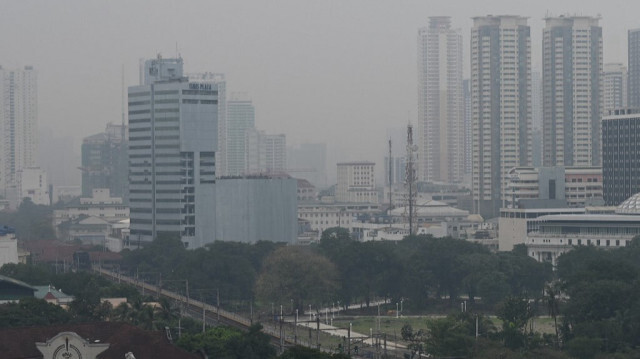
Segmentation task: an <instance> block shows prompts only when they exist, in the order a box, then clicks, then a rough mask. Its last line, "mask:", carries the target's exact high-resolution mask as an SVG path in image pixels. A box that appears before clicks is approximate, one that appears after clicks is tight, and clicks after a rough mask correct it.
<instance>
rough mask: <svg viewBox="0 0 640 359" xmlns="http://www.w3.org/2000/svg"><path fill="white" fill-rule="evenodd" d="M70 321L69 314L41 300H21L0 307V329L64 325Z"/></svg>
mask: <svg viewBox="0 0 640 359" xmlns="http://www.w3.org/2000/svg"><path fill="white" fill-rule="evenodd" d="M71 320H72V316H71V314H70V313H69V312H67V311H66V310H64V309H62V308H61V307H59V306H57V305H55V304H51V303H47V302H46V301H44V300H42V299H36V298H22V299H20V302H19V303H7V304H2V305H0V328H9V327H30V326H47V325H55V324H65V323H69V322H70V321H71Z"/></svg>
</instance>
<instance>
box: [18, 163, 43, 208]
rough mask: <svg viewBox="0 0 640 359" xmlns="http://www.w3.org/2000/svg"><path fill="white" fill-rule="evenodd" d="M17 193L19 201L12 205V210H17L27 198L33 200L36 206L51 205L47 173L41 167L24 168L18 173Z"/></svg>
mask: <svg viewBox="0 0 640 359" xmlns="http://www.w3.org/2000/svg"><path fill="white" fill-rule="evenodd" d="M16 193H17V198H16V199H17V201H16V202H15V204H12V206H11V207H12V208H17V206H18V205H20V203H22V201H23V200H24V199H25V198H29V199H31V202H33V203H35V204H40V205H44V206H48V205H50V204H51V197H50V196H49V182H47V173H46V172H45V171H44V170H42V169H41V168H40V167H22V168H21V169H19V170H18V171H17V172H16Z"/></svg>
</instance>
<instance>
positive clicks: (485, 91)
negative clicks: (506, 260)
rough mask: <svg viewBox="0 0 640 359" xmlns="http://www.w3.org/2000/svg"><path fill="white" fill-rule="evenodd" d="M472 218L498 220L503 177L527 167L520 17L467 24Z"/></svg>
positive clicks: (527, 79)
mask: <svg viewBox="0 0 640 359" xmlns="http://www.w3.org/2000/svg"><path fill="white" fill-rule="evenodd" d="M471 102H472V118H473V151H472V152H473V176H472V192H473V200H474V212H475V213H479V214H480V215H482V216H483V217H485V218H494V217H497V216H498V215H499V209H500V207H502V206H503V205H502V201H503V200H504V199H505V197H506V193H505V188H506V181H507V178H508V177H507V172H508V171H509V170H510V169H511V168H513V167H517V166H529V165H530V164H531V146H532V144H531V141H532V139H531V115H532V111H531V39H530V29H529V26H528V25H527V19H526V18H524V17H521V16H485V17H475V18H473V28H472V29H471Z"/></svg>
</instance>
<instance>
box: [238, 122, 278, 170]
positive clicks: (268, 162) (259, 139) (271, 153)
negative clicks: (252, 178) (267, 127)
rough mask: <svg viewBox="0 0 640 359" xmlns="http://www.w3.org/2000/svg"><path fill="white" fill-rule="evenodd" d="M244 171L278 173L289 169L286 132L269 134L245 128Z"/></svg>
mask: <svg viewBox="0 0 640 359" xmlns="http://www.w3.org/2000/svg"><path fill="white" fill-rule="evenodd" d="M243 143H244V145H245V150H244V155H245V160H244V164H245V167H244V170H243V173H245V174H248V175H255V174H265V173H271V174H278V173H283V172H286V169H287V167H286V166H287V138H286V136H285V135H284V134H279V135H268V134H266V133H265V132H264V131H258V130H256V129H246V130H245V140H244V142H243Z"/></svg>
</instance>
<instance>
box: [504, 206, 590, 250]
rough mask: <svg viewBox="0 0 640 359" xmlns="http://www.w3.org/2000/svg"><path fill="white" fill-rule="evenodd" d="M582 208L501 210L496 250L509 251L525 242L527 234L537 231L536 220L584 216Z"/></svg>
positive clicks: (584, 211) (584, 210)
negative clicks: (556, 216)
mask: <svg viewBox="0 0 640 359" xmlns="http://www.w3.org/2000/svg"><path fill="white" fill-rule="evenodd" d="M584 213H586V209H584V208H502V209H501V210H500V218H499V219H498V249H499V250H500V251H511V250H513V247H514V246H515V245H517V244H524V243H525V242H526V238H527V234H528V233H529V232H532V231H535V230H538V223H537V222H536V219H537V218H539V217H543V216H548V215H555V214H584Z"/></svg>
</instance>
